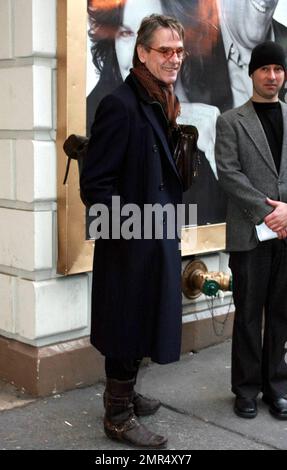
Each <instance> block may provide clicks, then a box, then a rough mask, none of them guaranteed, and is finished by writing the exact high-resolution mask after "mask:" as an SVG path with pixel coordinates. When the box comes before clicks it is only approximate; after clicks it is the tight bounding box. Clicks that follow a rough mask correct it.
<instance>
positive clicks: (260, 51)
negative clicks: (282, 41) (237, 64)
mask: <svg viewBox="0 0 287 470" xmlns="http://www.w3.org/2000/svg"><path fill="white" fill-rule="evenodd" d="M270 64H276V65H282V67H283V68H284V70H285V71H286V57H285V53H284V49H283V47H281V46H280V45H279V44H277V43H276V42H273V41H266V42H262V43H261V44H258V45H257V46H255V47H254V49H253V51H252V54H251V59H250V63H249V70H248V73H249V76H250V75H251V74H252V73H253V72H254V70H256V69H259V67H263V66H264V65H270Z"/></svg>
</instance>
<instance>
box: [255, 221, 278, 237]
mask: <svg viewBox="0 0 287 470" xmlns="http://www.w3.org/2000/svg"><path fill="white" fill-rule="evenodd" d="M255 228H256V232H257V237H258V240H259V241H261V242H264V241H265V240H271V239H272V238H277V233H276V232H273V230H271V228H269V227H267V225H266V224H265V222H263V223H262V224H260V225H255Z"/></svg>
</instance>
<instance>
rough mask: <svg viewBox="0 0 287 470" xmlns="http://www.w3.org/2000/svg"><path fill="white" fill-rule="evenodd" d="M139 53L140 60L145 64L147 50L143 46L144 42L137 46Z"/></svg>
mask: <svg viewBox="0 0 287 470" xmlns="http://www.w3.org/2000/svg"><path fill="white" fill-rule="evenodd" d="M137 53H138V58H139V60H140V61H141V63H142V64H144V63H145V61H146V55H147V50H146V49H145V48H144V47H143V46H142V44H139V45H138V46H137Z"/></svg>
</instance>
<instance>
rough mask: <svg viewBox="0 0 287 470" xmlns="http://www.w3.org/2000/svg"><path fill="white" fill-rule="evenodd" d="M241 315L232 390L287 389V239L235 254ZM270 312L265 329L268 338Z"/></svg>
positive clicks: (247, 393)
mask: <svg viewBox="0 0 287 470" xmlns="http://www.w3.org/2000/svg"><path fill="white" fill-rule="evenodd" d="M229 266H230V268H231V271H232V275H233V286H234V287H233V288H234V292H233V295H234V304H235V319H234V327H233V342H232V391H233V393H235V394H236V395H240V396H243V397H248V398H253V397H256V396H257V394H258V393H259V392H260V391H262V392H263V393H264V394H265V395H268V396H269V397H274V398H275V397H282V396H284V395H286V394H287V363H286V362H287V244H286V242H285V241H282V240H278V239H274V240H268V241H265V242H261V243H259V245H258V246H257V247H256V248H255V249H254V250H251V251H245V252H233V253H231V254H230V261H229ZM263 311H264V334H263V338H262V325H263Z"/></svg>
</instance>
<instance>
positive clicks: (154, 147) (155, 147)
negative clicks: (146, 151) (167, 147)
mask: <svg viewBox="0 0 287 470" xmlns="http://www.w3.org/2000/svg"><path fill="white" fill-rule="evenodd" d="M152 151H153V152H157V151H158V146H157V145H156V144H154V145H153V146H152Z"/></svg>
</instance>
